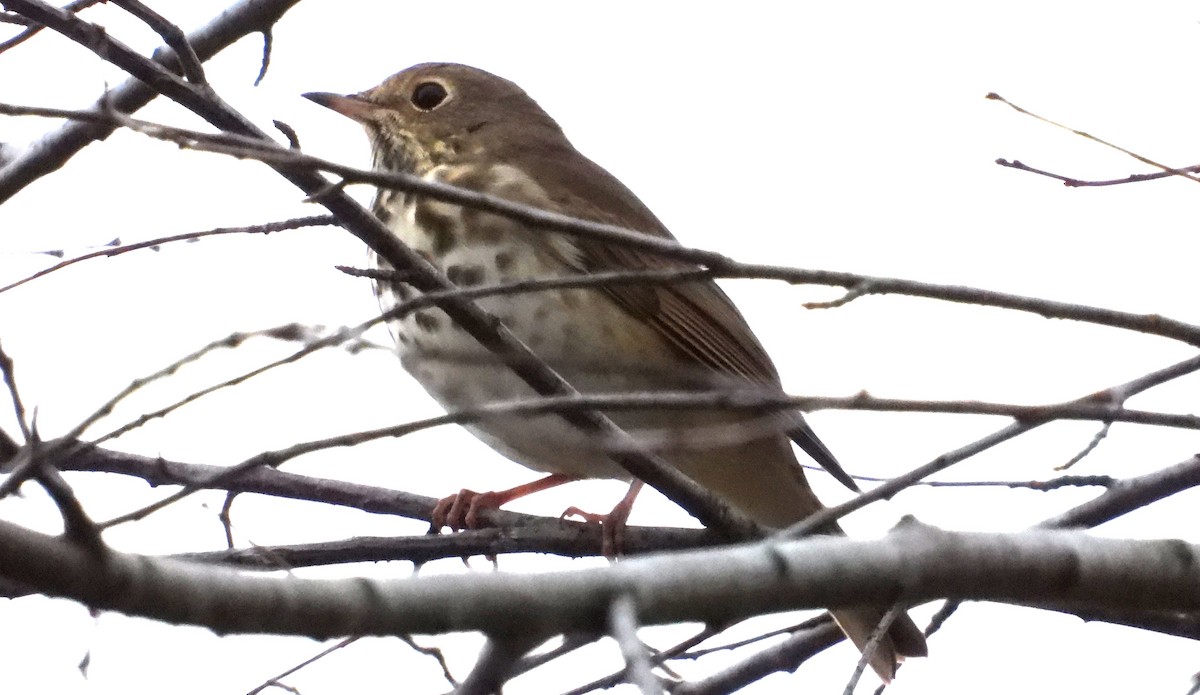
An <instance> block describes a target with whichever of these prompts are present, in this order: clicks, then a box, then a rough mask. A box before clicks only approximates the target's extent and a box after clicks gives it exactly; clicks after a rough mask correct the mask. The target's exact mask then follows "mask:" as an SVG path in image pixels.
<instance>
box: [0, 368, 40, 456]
mask: <svg viewBox="0 0 1200 695" xmlns="http://www.w3.org/2000/svg"><path fill="white" fill-rule="evenodd" d="M15 368H16V367H15V364H14V363H13V359H12V357H9V355H8V353H7V352H5V351H4V347H3V345H0V374H3V376H4V384H5V386H7V387H8V395H9V398H11V399H12V406H13V413H14V414H16V416H17V427H19V428H20V429H21V436H22V437H24V438H25V441H26V442H29V441H32V440H33V433H32V431H31V429H30V425H29V420H28V419H27V418H26V414H25V404H24V403H23V402H21V391H20V390H19V389H18V388H17V377H16V373H15V371H14V370H15Z"/></svg>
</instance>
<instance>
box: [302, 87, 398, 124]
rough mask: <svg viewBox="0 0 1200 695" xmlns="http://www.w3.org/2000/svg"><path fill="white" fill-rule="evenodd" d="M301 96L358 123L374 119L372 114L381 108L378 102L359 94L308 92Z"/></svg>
mask: <svg viewBox="0 0 1200 695" xmlns="http://www.w3.org/2000/svg"><path fill="white" fill-rule="evenodd" d="M301 96H303V97H304V98H305V99H309V100H311V101H314V102H316V103H318V104H320V105H321V106H324V107H325V108H327V109H332V110H333V111H336V112H337V113H340V114H342V115H343V116H345V117H346V118H351V119H353V120H355V121H358V122H359V123H368V122H370V121H372V120H374V119H373V118H372V117H373V115H374V114H375V113H376V112H377V111H379V109H380V108H381V107H380V106H379V104H376V103H374V102H372V101H369V100H368V99H366V98H365V97H363V96H362V95H361V94H334V93H332V92H309V93H307V94H302V95H301Z"/></svg>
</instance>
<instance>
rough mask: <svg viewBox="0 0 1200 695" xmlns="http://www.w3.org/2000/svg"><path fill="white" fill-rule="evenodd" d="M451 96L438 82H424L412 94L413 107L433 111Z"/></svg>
mask: <svg viewBox="0 0 1200 695" xmlns="http://www.w3.org/2000/svg"><path fill="white" fill-rule="evenodd" d="M448 96H450V95H449V93H447V92H446V88H445V87H443V86H442V85H441V84H439V83H437V82H422V83H421V84H419V85H417V88H416V89H414V90H413V92H412V103H413V106H415V107H417V108H418V109H420V110H422V111H432V110H434V109H436V108H437V107H439V106H441V105H442V102H444V101H446V97H448Z"/></svg>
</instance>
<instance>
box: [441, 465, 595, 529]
mask: <svg viewBox="0 0 1200 695" xmlns="http://www.w3.org/2000/svg"><path fill="white" fill-rule="evenodd" d="M572 480H575V478H572V477H571V476H569V475H559V474H557V473H555V474H554V475H548V476H546V477H545V478H541V479H539V480H535V481H533V482H532V483H525V484H524V485H518V486H516V487H513V488H509V489H507V490H496V491H493V492H475V491H474V490H467V489H466V488H463V489H462V490H459V491H458V494H455V495H450V496H449V497H446V498H443V499H442V500H440V501H438V503H437V504H436V505H434V507H433V513H432V514H431V515H430V523H429V530H430V532H431V533H435V532H437V531H439V530H441V528H442V527H443V526H449V527H450V528H451V529H452V530H454V531H458V530H459V529H463V528H479V512H481V511H483V510H485V509H499V508H500V506H501V505H503V504H508V503H509V502H512V501H513V500H515V499H517V498H518V497H524V496H525V495H531V494H533V493H535V492H539V491H541V490H546V489H548V488H552V487H555V486H556V485H562V484H563V483H569V482H571V481H572Z"/></svg>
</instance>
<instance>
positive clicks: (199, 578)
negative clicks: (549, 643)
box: [0, 522, 1200, 653]
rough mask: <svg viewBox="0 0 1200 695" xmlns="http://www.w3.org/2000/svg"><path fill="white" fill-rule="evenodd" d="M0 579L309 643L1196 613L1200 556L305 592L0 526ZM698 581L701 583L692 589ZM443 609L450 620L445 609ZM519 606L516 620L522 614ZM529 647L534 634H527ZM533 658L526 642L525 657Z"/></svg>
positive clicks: (903, 559) (1020, 547)
mask: <svg viewBox="0 0 1200 695" xmlns="http://www.w3.org/2000/svg"><path fill="white" fill-rule="evenodd" d="M0 543H3V544H4V547H6V548H8V549H10V550H11V552H6V553H3V554H0V575H3V576H5V577H8V578H9V579H12V580H15V581H19V582H25V583H28V584H33V585H35V586H38V587H41V588H42V589H43V590H44V591H45V592H46V593H47V594H49V595H55V596H64V597H68V598H73V599H75V600H79V601H82V602H85V603H87V604H88V605H92V606H95V607H97V608H101V609H110V610H117V611H121V612H123V613H127V614H130V615H140V616H144V617H149V618H154V619H158V620H167V621H170V622H186V623H191V624H204V625H207V626H209V627H211V628H213V629H216V630H220V631H222V632H228V633H237V632H247V631H253V632H259V633H270V634H302V635H308V636H310V637H316V638H326V637H331V636H338V635H342V636H344V635H357V634H362V635H380V634H396V633H411V632H422V633H425V632H445V631H453V630H479V631H484V632H487V633H489V634H504V635H509V634H525V635H529V634H531V632H530V629H529V628H530V625H531V624H536V625H538V626H539V628H540V629H544V630H546V631H547V632H558V633H562V632H587V631H595V630H597V629H602V628H603V622H604V615H605V614H606V610H607V606H608V604H609V602H610V601H611V596H612V595H613V594H614V593H616V592H619V591H621V590H623V589H622V587H630V586H637V587H638V596H639V599H638V600H639V616H640V619H641V620H642V621H643V622H644V623H646V624H661V623H674V622H677V621H681V620H696V621H703V622H710V621H728V620H734V619H738V618H741V617H744V616H748V615H755V614H760V613H765V612H778V611H785V610H795V609H800V608H813V607H817V606H832V607H840V606H850V605H864V604H865V605H869V604H879V603H890V602H891V601H892V600H893V599H894V598H895V597H896V596H898V595H904V596H906V597H911V598H912V600H913V601H925V600H929V599H933V598H938V597H947V596H948V597H952V598H961V599H978V600H999V601H1005V602H1018V603H1021V602H1032V601H1037V602H1039V603H1042V604H1046V605H1056V606H1070V605H1085V606H1110V607H1121V608H1124V609H1147V610H1176V611H1193V610H1200V595H1198V594H1197V593H1196V592H1195V591H1194V590H1193V589H1194V587H1195V586H1196V583H1197V582H1200V563H1195V562H1190V561H1181V558H1182V559H1184V560H1186V558H1191V557H1194V556H1195V555H1196V554H1197V553H1200V547H1197V546H1193V545H1190V544H1187V543H1185V542H1183V541H1177V540H1169V541H1146V540H1123V539H1108V538H1098V537H1094V536H1091V535H1089V534H1085V533H1082V532H1078V531H1027V532H1023V533H1019V534H972V533H951V532H944V531H933V530H931V529H928V528H927V527H923V528H912V527H910V528H908V529H906V530H902V531H897V532H894V533H892V534H889V535H888V536H887V537H886V538H883V539H879V540H872V541H851V540H848V539H844V538H834V537H820V538H807V539H803V540H800V541H791V542H786V543H773V544H749V545H743V546H731V547H726V548H720V549H711V550H706V551H704V552H684V553H671V554H669V555H665V556H660V557H647V558H633V559H630V560H627V561H625V562H622V563H619V564H617V565H614V566H611V567H604V568H597V569H591V570H572V571H567V572H560V573H546V574H541V575H536V576H531V575H520V574H506V573H491V574H480V575H464V576H438V577H428V578H423V577H417V578H413V579H408V580H404V581H373V580H368V579H362V578H354V579H347V580H316V579H303V578H296V577H289V578H286V579H272V578H266V577H261V576H254V577H245V576H240V575H238V574H237V573H234V572H231V571H229V570H222V569H221V568H212V567H204V566H199V565H195V564H193V563H182V562H178V561H170V560H165V559H150V558H146V557H140V556H132V555H127V554H124V553H117V552H110V553H109V554H108V555H107V557H106V558H105V559H104V560H103V561H101V560H98V559H97V558H96V557H95V556H94V555H92V554H90V553H88V552H86V551H84V550H82V549H81V548H78V547H77V546H75V545H74V544H72V543H70V542H68V541H65V540H63V539H59V538H54V537H51V536H46V535H43V534H39V533H35V532H33V531H29V530H27V529H23V528H21V527H19V526H16V525H13V524H10V523H7V522H0ZM697 576H705V577H708V578H709V579H710V580H709V581H705V582H697V581H695V578H696V577H697ZM447 602H449V603H452V604H453V605H454V606H455V608H454V610H453V611H449V610H446V609H445V606H446V605H448V603H447ZM518 606H519V609H518ZM537 639H538V640H539V641H540V639H542V638H541V637H540V636H539V637H537ZM527 649H528V646H526V645H521V648H520V649H519V650H513V651H519V652H520V653H524V651H526V650H527Z"/></svg>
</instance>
